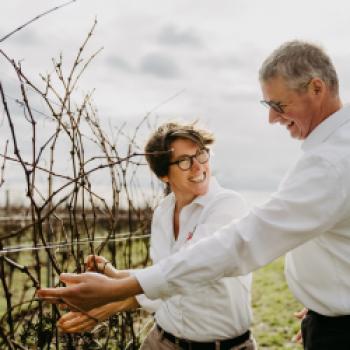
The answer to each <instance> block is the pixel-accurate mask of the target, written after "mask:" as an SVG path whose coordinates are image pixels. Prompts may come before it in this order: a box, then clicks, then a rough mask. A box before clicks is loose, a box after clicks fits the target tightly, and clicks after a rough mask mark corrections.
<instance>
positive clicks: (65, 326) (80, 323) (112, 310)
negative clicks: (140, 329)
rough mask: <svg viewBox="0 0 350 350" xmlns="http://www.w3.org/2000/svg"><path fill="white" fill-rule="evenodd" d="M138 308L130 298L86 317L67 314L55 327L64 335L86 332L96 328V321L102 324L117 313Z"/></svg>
mask: <svg viewBox="0 0 350 350" xmlns="http://www.w3.org/2000/svg"><path fill="white" fill-rule="evenodd" d="M138 306H139V304H138V302H137V300H136V299H135V298H134V297H131V298H128V299H126V300H123V301H116V302H114V303H111V304H107V305H103V306H101V307H98V308H95V309H92V310H90V311H89V313H88V315H87V314H84V313H81V312H68V313H67V314H65V315H64V316H62V317H61V318H60V319H59V321H58V322H57V326H58V328H59V329H60V330H61V331H62V332H65V333H81V332H88V331H90V330H91V329H92V328H94V327H95V326H96V324H97V321H98V322H102V321H104V320H106V319H107V318H108V317H110V316H112V315H114V314H116V313H118V312H121V311H127V310H133V309H135V308H137V307H138ZM96 320H97V321H96Z"/></svg>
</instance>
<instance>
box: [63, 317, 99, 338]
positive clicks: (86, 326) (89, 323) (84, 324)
mask: <svg viewBox="0 0 350 350" xmlns="http://www.w3.org/2000/svg"><path fill="white" fill-rule="evenodd" d="M96 324H97V322H96V321H95V320H93V319H91V318H89V317H88V316H87V315H84V314H81V313H79V312H69V313H67V314H66V315H64V316H63V317H61V318H60V320H59V321H58V322H57V327H58V328H59V329H60V330H61V331H62V332H65V333H80V332H87V331H89V330H91V329H92V328H93V327H95V326H96Z"/></svg>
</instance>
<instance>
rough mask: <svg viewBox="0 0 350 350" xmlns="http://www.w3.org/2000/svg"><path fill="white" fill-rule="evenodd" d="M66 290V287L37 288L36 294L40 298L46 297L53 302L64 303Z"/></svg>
mask: <svg viewBox="0 0 350 350" xmlns="http://www.w3.org/2000/svg"><path fill="white" fill-rule="evenodd" d="M65 290H66V287H58V288H42V289H38V290H37V292H36V295H37V296H38V297H39V298H40V299H45V300H47V301H48V302H50V303H52V304H58V303H62V298H63V296H64V295H65ZM55 301H56V302H55Z"/></svg>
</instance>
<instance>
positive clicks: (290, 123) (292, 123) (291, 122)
mask: <svg viewBox="0 0 350 350" xmlns="http://www.w3.org/2000/svg"><path fill="white" fill-rule="evenodd" d="M293 125H294V122H293V121H290V122H289V123H288V124H287V129H290V128H291V127H292V126H293Z"/></svg>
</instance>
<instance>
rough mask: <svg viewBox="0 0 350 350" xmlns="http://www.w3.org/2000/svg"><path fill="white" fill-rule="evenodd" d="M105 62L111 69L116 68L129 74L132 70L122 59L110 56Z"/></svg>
mask: <svg viewBox="0 0 350 350" xmlns="http://www.w3.org/2000/svg"><path fill="white" fill-rule="evenodd" d="M106 62H107V64H108V65H110V66H112V67H113V68H116V69H119V70H122V71H125V72H131V71H132V70H133V68H132V67H131V66H130V64H129V63H128V62H127V61H126V60H124V59H123V58H122V57H118V56H115V55H111V56H109V57H107V59H106Z"/></svg>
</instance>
